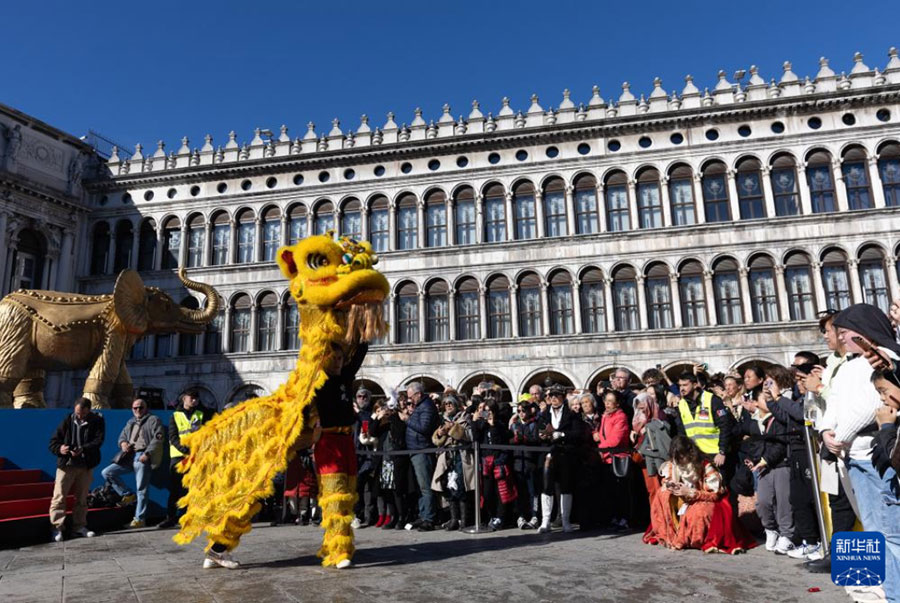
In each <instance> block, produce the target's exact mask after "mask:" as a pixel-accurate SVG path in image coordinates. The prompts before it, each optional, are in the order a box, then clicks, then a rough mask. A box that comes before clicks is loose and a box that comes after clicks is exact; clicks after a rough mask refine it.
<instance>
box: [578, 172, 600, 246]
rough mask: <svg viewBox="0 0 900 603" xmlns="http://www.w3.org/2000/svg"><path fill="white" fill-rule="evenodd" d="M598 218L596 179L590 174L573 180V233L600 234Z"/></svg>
mask: <svg viewBox="0 0 900 603" xmlns="http://www.w3.org/2000/svg"><path fill="white" fill-rule="evenodd" d="M599 216H600V213H599V208H598V207H597V179H596V178H594V176H593V175H591V174H582V175H581V176H578V177H577V178H576V179H575V232H576V233H577V234H594V233H595V232H600V220H599Z"/></svg>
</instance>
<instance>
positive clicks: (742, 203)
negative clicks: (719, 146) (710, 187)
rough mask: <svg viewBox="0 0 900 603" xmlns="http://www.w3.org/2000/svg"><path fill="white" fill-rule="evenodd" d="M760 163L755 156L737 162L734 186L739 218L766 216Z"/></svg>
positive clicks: (750, 218)
mask: <svg viewBox="0 0 900 603" xmlns="http://www.w3.org/2000/svg"><path fill="white" fill-rule="evenodd" d="M761 168H762V165H761V164H760V163H759V160H758V159H757V158H756V157H747V158H745V159H742V160H741V161H740V162H738V164H737V174H736V175H735V186H736V188H737V194H738V205H739V207H740V212H741V220H755V219H758V218H765V217H766V203H765V198H764V194H763V187H762V173H761V171H760V170H761Z"/></svg>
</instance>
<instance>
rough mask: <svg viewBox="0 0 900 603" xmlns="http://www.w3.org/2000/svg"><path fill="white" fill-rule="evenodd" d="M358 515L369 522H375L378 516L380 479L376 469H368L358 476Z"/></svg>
mask: <svg viewBox="0 0 900 603" xmlns="http://www.w3.org/2000/svg"><path fill="white" fill-rule="evenodd" d="M356 494H357V495H358V496H359V500H358V502H357V503H356V515H357V517H361V518H362V519H364V520H365V521H367V522H368V523H375V520H376V518H377V516H378V508H377V501H378V480H377V479H376V477H375V472H374V471H366V472H365V473H361V474H360V475H358V476H357V478H356Z"/></svg>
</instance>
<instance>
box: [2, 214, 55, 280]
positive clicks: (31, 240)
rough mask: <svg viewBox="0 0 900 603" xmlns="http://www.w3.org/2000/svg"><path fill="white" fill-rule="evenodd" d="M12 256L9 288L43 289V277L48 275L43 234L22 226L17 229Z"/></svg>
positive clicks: (45, 241) (45, 244) (45, 240)
mask: <svg viewBox="0 0 900 603" xmlns="http://www.w3.org/2000/svg"><path fill="white" fill-rule="evenodd" d="M14 253H15V256H14V257H13V267H12V268H13V271H12V274H11V275H10V281H11V285H12V287H11V289H12V290H13V291H15V290H16V289H44V288H47V287H45V281H49V278H45V277H47V276H49V275H47V274H45V272H47V270H46V266H45V264H47V262H46V261H45V260H46V255H47V239H46V238H45V237H44V235H43V234H41V233H39V232H37V231H36V230H32V229H31V228H24V229H22V230H20V231H19V242H18V244H17V245H16V248H15V251H14Z"/></svg>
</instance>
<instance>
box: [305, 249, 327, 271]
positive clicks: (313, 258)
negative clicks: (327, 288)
mask: <svg viewBox="0 0 900 603" xmlns="http://www.w3.org/2000/svg"><path fill="white" fill-rule="evenodd" d="M306 265H307V266H309V267H310V269H311V270H318V269H319V268H322V267H323V266H327V265H328V258H327V257H325V256H324V255H322V254H321V253H313V254H310V255H308V256H306Z"/></svg>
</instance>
